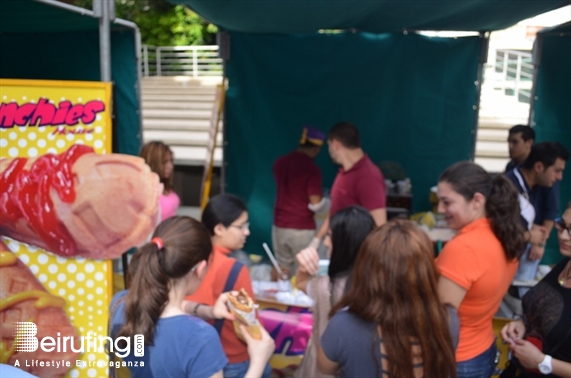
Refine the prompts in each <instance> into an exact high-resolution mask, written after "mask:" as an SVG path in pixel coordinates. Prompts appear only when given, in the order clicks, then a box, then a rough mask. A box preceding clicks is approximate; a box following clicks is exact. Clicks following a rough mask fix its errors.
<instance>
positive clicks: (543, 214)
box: [505, 168, 559, 230]
mask: <svg viewBox="0 0 571 378" xmlns="http://www.w3.org/2000/svg"><path fill="white" fill-rule="evenodd" d="M516 169H519V168H516ZM519 172H520V174H521V171H519ZM505 176H506V177H507V178H508V179H509V180H510V181H511V182H512V183H513V184H514V185H515V187H516V189H517V191H518V193H524V192H525V191H526V190H527V193H528V195H529V202H530V203H531V205H532V206H533V208H534V209H535V220H534V221H533V223H535V224H538V225H542V224H543V221H544V220H554V219H555V218H557V215H558V214H559V181H557V182H556V183H555V184H554V185H553V186H552V187H550V188H549V187H545V186H539V185H535V186H534V187H533V188H530V187H529V186H528V185H527V182H525V179H524V180H523V183H524V185H525V190H524V188H523V187H522V186H521V185H520V183H519V181H518V179H517V177H516V175H515V173H514V170H513V169H512V170H511V171H509V172H506V173H505ZM522 178H523V176H522ZM522 224H523V226H524V227H525V229H526V230H527V229H528V228H527V226H528V224H527V222H526V221H525V220H524V219H523V218H522Z"/></svg>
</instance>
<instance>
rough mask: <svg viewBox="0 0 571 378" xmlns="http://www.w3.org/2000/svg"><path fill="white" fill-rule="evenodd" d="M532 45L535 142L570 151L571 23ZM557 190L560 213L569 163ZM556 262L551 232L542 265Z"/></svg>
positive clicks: (569, 194)
mask: <svg viewBox="0 0 571 378" xmlns="http://www.w3.org/2000/svg"><path fill="white" fill-rule="evenodd" d="M536 44H537V46H536V47H537V48H536V51H535V54H536V55H537V56H536V57H535V60H536V61H537V62H539V68H538V70H537V77H536V91H535V96H536V99H535V101H534V104H533V123H534V125H535V126H534V128H535V132H536V136H537V141H545V140H549V141H558V142H560V143H561V144H563V145H564V146H565V147H566V148H567V150H568V151H570V152H571V70H570V69H569V68H570V67H571V23H567V24H565V25H561V26H559V27H556V28H552V29H547V30H544V31H542V32H540V33H539V34H538V37H537V40H536ZM560 188H561V193H560V197H559V198H560V204H561V205H560V208H561V211H563V210H564V209H565V207H566V205H567V203H568V202H569V200H571V160H569V161H567V167H566V170H565V172H564V173H563V181H562V182H561V184H560ZM560 259H561V255H560V254H559V246H558V243H557V237H556V236H555V232H553V233H552V235H551V237H550V238H549V242H548V245H547V252H546V257H545V258H544V260H543V262H544V263H548V264H551V263H555V262H557V261H558V260H560Z"/></svg>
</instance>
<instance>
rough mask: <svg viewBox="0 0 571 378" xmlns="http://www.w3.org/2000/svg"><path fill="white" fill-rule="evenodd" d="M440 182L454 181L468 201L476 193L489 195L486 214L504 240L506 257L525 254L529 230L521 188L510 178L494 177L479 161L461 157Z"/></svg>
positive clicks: (454, 184)
mask: <svg viewBox="0 0 571 378" xmlns="http://www.w3.org/2000/svg"><path fill="white" fill-rule="evenodd" d="M438 182H447V183H448V184H450V185H451V186H452V188H453V189H454V191H455V192H456V193H458V194H460V195H462V197H464V198H465V199H466V201H471V200H472V199H473V198H474V194H476V193H480V194H482V195H483V196H484V197H485V198H486V217H487V218H488V219H489V220H490V222H491V226H492V231H493V232H494V234H495V235H496V237H497V238H498V240H499V241H500V242H501V243H502V246H503V248H504V253H505V255H506V259H508V260H513V259H515V258H519V257H520V256H521V254H522V253H523V248H524V245H525V240H524V231H525V230H524V228H523V226H522V224H521V220H520V207H519V200H518V192H517V190H516V188H515V186H514V185H513V184H512V182H511V181H510V180H508V179H507V178H506V177H504V176H503V175H497V176H496V177H494V178H492V176H490V174H488V172H486V171H485V170H484V169H483V168H482V167H480V166H479V165H477V164H474V163H472V162H469V161H461V162H458V163H456V164H452V165H451V166H450V167H448V168H446V170H445V171H444V172H442V174H441V175H440V178H439V179H438Z"/></svg>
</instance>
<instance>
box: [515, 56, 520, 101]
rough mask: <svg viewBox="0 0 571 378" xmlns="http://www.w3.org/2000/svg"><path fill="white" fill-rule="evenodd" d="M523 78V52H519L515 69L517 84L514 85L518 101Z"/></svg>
mask: <svg viewBox="0 0 571 378" xmlns="http://www.w3.org/2000/svg"><path fill="white" fill-rule="evenodd" d="M520 78H521V54H517V65H516V71H515V86H514V97H515V99H516V101H519V80H520Z"/></svg>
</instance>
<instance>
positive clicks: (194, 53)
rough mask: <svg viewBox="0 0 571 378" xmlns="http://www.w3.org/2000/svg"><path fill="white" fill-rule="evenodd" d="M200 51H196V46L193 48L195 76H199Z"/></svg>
mask: <svg viewBox="0 0 571 378" xmlns="http://www.w3.org/2000/svg"><path fill="white" fill-rule="evenodd" d="M197 55H198V51H196V48H194V49H192V76H193V77H197V76H198V57H197Z"/></svg>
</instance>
